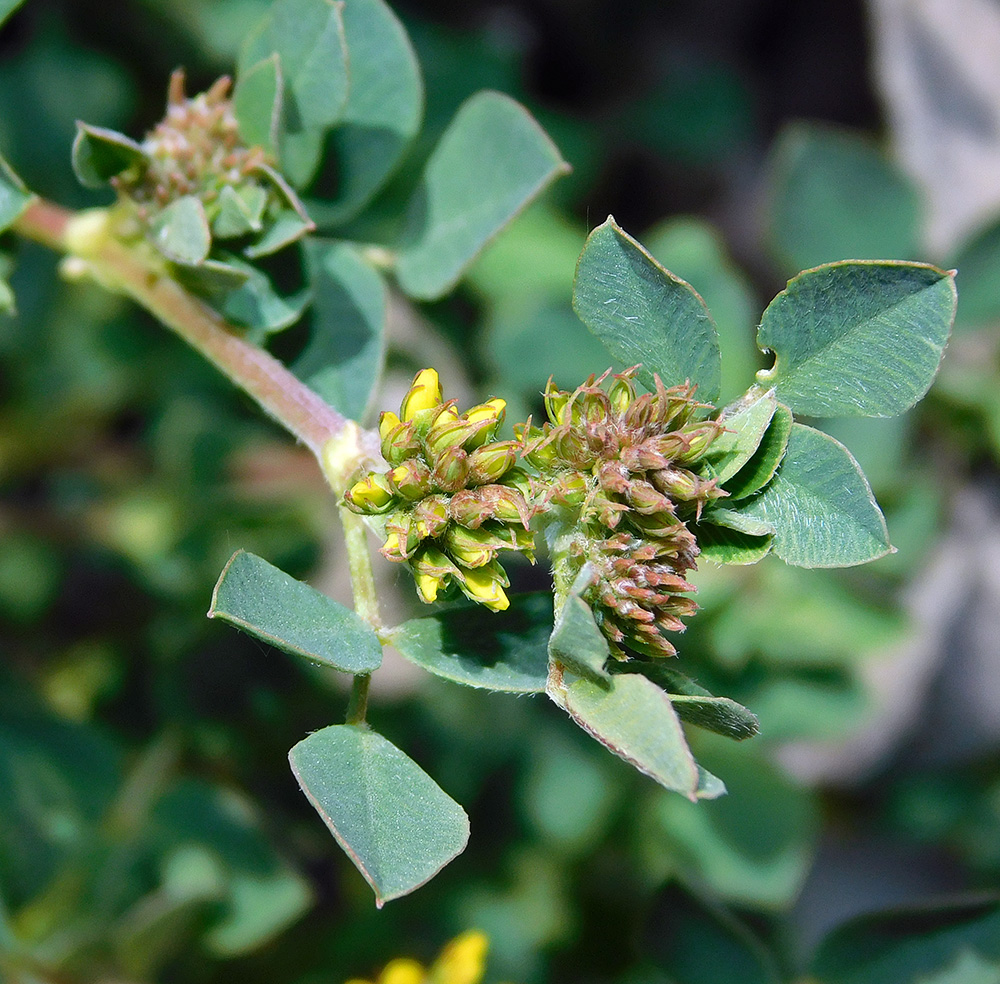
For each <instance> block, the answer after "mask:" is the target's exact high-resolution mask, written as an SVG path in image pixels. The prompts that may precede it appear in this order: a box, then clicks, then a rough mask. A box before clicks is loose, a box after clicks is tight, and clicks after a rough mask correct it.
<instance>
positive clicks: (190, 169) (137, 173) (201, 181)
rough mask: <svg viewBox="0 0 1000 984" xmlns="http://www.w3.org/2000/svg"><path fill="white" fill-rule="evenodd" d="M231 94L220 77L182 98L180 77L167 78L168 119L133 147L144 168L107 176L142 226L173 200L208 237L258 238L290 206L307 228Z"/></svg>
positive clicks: (162, 212)
mask: <svg viewBox="0 0 1000 984" xmlns="http://www.w3.org/2000/svg"><path fill="white" fill-rule="evenodd" d="M230 89H231V81H230V79H229V78H228V77H225V76H224V77H223V78H220V79H219V80H218V81H216V82H215V83H214V84H213V85H212V86H211V88H209V89H208V91H207V92H202V93H199V94H197V95H195V96H191V97H188V96H187V95H186V94H185V91H184V73H183V72H182V71H181V70H177V71H175V72H174V73H173V75H172V76H171V78H170V86H169V89H168V93H167V111H166V115H165V116H164V118H163V119H162V120H161V121H160V122H159V123H157V124H156V126H155V127H154V128H153V129H152V130H151V131H150V132H149V133H148V134H147V135H146V137H145V139H144V140H143V141H142V143H141V144H139V145H136V147H137V150H138V151H139V152H141V155H142V164H141V165H138V166H135V167H131V168H128V169H126V170H124V171H122V172H121V173H120V174H118V175H116V176H115V177H113V178H112V179H111V183H112V185H113V186H114V187H115V188H116V189H117V190H118V193H119V196H120V197H121V199H122V200H123V201H125V202H127V203H129V204H130V205H131V207H132V209H133V210H134V213H135V215H136V217H137V218H138V220H139V221H140V223H142V224H143V225H144V226H145V227H147V228H148V229H150V230H153V229H155V228H156V224H157V221H158V219H159V218H160V217H161V216H165V215H167V214H169V210H170V209H171V207H173V206H175V205H177V203H179V202H184V203H186V204H187V205H188V206H189V207H190V208H193V209H194V210H195V211H196V212H197V213H198V215H197V218H196V219H195V220H193V221H195V222H197V223H198V224H199V225H200V226H204V229H205V234H206V235H209V234H210V236H211V238H212V239H213V240H226V239H233V238H240V237H244V236H255V235H259V234H261V233H262V232H263V231H265V230H266V228H267V227H268V226H269V224H271V223H273V222H274V221H275V219H276V218H277V216H279V215H280V214H281V213H282V212H283V211H285V210H288V209H291V210H292V211H294V212H297V213H298V214H299V215H300V216H301V217H302V219H303V223H305V224H308V219H307V217H306V216H305V212H304V211H303V209H302V205H301V203H300V202H299V200H298V198H297V197H296V195H295V193H294V192H293V191H292V189H291V188H290V187H289V186H288V184H287V183H286V182H285V180H284V179H283V178H282V177H281V176H280V174H279V173H278V172H277V171H276V170H275V168H274V165H275V163H276V162H275V161H274V160H273V159H272V157H271V155H269V154H268V152H267V151H266V150H265V149H264V148H263V147H259V146H249V145H248V144H247V143H246V142H245V141H244V139H243V137H242V135H241V133H240V129H239V123H238V121H237V118H236V113H235V111H234V107H233V101H232V99H231V97H230ZM186 222H187V223H188V224H190V223H191V222H192V219H191V218H190V217H188V218H187V219H186Z"/></svg>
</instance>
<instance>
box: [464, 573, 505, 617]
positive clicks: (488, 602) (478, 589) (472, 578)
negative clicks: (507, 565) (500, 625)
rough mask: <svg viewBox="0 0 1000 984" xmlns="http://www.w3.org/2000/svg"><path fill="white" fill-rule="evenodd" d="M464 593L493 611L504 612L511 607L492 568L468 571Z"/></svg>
mask: <svg viewBox="0 0 1000 984" xmlns="http://www.w3.org/2000/svg"><path fill="white" fill-rule="evenodd" d="M464 573H465V583H464V584H462V585H461V588H462V591H464V592H465V594H466V595H467V596H468V597H469V598H471V599H472V600H473V601H478V602H479V603H480V604H481V605H485V606H486V607H487V608H489V609H490V610H491V611H494V612H502V611H506V609H508V608H509V607H510V599H509V598H508V597H507V595H506V594H504V590H503V586H502V585H501V584H500V581H499V580H498V579H497V576H496V574H495V572H494V571H493V569H492V566H491V567H478V568H475V569H470V570H466V571H465V572H464Z"/></svg>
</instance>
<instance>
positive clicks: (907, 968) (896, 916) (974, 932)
mask: <svg viewBox="0 0 1000 984" xmlns="http://www.w3.org/2000/svg"><path fill="white" fill-rule="evenodd" d="M963 968H964V969H963ZM959 969H962V974H961V975H959V974H958V971H959ZM988 973H992V974H993V977H992V978H991V977H989V976H984V975H986V974H988ZM813 974H814V975H815V976H816V977H817V978H818V979H819V980H821V981H823V984H931V982H934V984H945V982H947V984H951V982H952V981H954V982H955V984H958V982H959V981H961V982H962V984H966V982H968V984H973V982H977V981H981V980H987V981H989V980H997V979H998V975H1000V902H997V901H996V900H995V899H985V900H981V901H972V902H964V903H963V902H958V903H954V904H951V905H941V906H926V907H923V908H919V909H916V908H913V909H904V910H895V911H893V912H886V913H876V914H874V915H867V916H861V917H859V918H857V919H854V920H851V921H850V922H848V923H847V924H845V925H844V926H841V927H840V928H839V929H835V930H834V931H833V932H832V933H831V934H830V935H829V936H828V937H827V938H826V939H825V940H824V941H823V942H822V943H821V944H820V947H819V949H818V951H817V953H816V956H815V958H814V960H813Z"/></svg>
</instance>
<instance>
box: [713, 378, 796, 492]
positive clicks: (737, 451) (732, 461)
mask: <svg viewBox="0 0 1000 984" xmlns="http://www.w3.org/2000/svg"><path fill="white" fill-rule="evenodd" d="M777 406H778V401H777V399H776V398H775V396H774V390H768V391H767V392H765V393H762V392H760V390H756V389H753V390H750V392H748V393H747V394H746V395H745V396H743V397H742V398H741V399H739V400H737V401H736V402H735V403H731V404H730V405H729V406H728V407H726V408H725V409H724V410H723V411H722V413H721V414H719V418H718V419H719V423H720V424H722V425H723V426H724V427H725V428H726V429H725V430H724V431H723V432H722V433H721V434H720V435H719V436H718V437H717V438H716V439H715V440H714V441H713V442H712V443H711V445H710V446H709V449H708V452H707V453H706V455H705V458H704V461H705V463H706V465H707V466H708V467H707V468H706V469H705V475H706V477H708V478H715V479H718V482H719V484H720V485H722V484H723V483H724V482H725V481H726V480H727V479H730V478H732V477H733V476H734V475H735V474H736V473H737V472H738V471H739V470H740V469H741V468H742V467H743V466H744V465H745V464H746V463H747V462H748V461H749V460H750V459H751V458H752V457H753V456H754V454H755V453H756V451H757V448H758V447H759V446H760V442H761V441H762V440H763V438H764V434H765V432H766V431H767V429H768V426H769V425H770V423H771V418H772V417H773V416H774V411H775V410H776V409H777Z"/></svg>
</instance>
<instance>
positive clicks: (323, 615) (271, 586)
mask: <svg viewBox="0 0 1000 984" xmlns="http://www.w3.org/2000/svg"><path fill="white" fill-rule="evenodd" d="M208 617H209V618H221V619H223V620H224V621H226V622H229V623H230V624H232V625H235V626H236V627H237V628H239V629H242V630H243V631H244V632H249V633H250V634H251V635H254V636H256V637H257V638H258V639H263V640H264V641H265V642H269V643H271V645H273V646H277V647H278V648H280V649H284V650H285V652H289V653H292V654H293V655H296V656H304V657H305V658H306V659H310V660H315V661H316V662H318V663H324V664H325V665H327V666H332V667H333V668H334V669H337V670H343V671H344V672H345V673H371V672H372V670H375V669H377V668H378V667H379V665H380V664H381V662H382V646H381V644H380V643H379V641H378V638H377V637H376V635H375V632H374V630H373V629H372V627H371V626H370V625H368V623H367V622H364V621H363V620H362V619H361V618H359V617H358V616H357V615H355V614H354V612H352V611H351V610H350V609H349V608H345V607H344V606H343V605H340V604H338V603H337V602H335V601H334V600H333V599H332V598H328V597H327V596H326V595H324V594H321V593H320V592H319V591H317V590H316V589H315V588H311V587H309V585H308V584H304V583H302V582H301V581H296V580H295V578H293V577H291V576H290V575H288V574H286V573H285V572H284V571H281V570H278V568H277V567H274V566H273V565H272V564H269V563H268V562H267V561H266V560H263V559H262V558H260V557H257V556H255V555H254V554H251V553H247V552H246V551H245V550H237V551H236V553H235V554H233V556H232V558H231V559H230V561H229V563H228V564H227V565H226V567H225V570H223V572H222V574H221V576H220V577H219V583H218V584H217V585H216V586H215V591H214V593H213V594H212V606H211V608H210V609H209V611H208Z"/></svg>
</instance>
